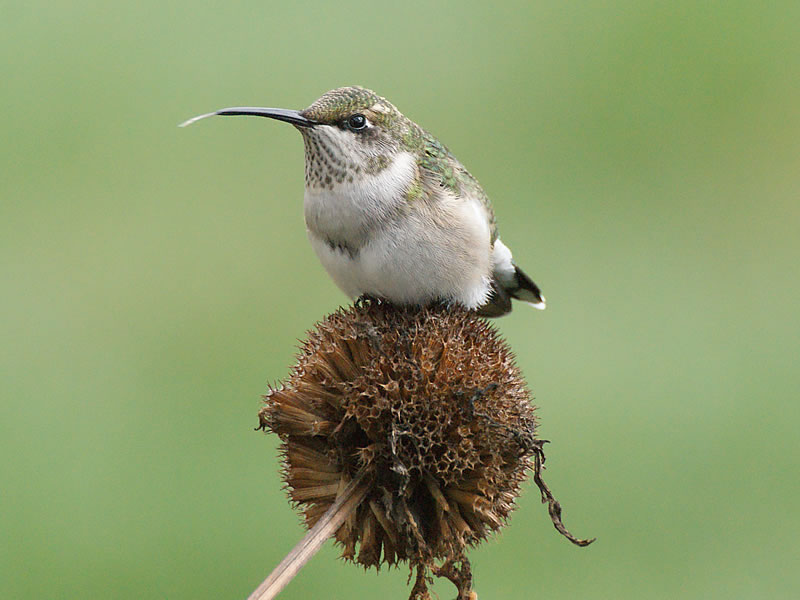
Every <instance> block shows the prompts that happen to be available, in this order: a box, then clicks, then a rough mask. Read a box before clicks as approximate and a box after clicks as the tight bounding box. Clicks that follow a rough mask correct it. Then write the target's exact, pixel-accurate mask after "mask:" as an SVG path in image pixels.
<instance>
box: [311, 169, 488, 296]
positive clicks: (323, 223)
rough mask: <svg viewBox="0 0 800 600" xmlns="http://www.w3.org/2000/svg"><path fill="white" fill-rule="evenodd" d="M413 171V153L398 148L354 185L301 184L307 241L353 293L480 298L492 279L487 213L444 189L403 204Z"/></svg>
mask: <svg viewBox="0 0 800 600" xmlns="http://www.w3.org/2000/svg"><path fill="white" fill-rule="evenodd" d="M415 177H416V163H415V161H414V158H413V156H412V155H410V154H401V155H399V157H398V158H396V160H395V161H394V162H393V163H392V164H391V165H390V166H388V167H387V168H386V169H384V170H382V171H380V172H379V173H377V174H375V175H373V176H370V177H368V178H367V179H366V180H363V179H362V180H361V183H360V184H358V185H352V184H350V185H341V186H338V187H336V188H335V189H334V190H306V196H305V213H306V224H307V227H308V236H309V239H310V240H311V244H312V246H313V248H314V250H315V252H316V253H317V255H318V256H319V258H320V261H321V262H322V264H323V266H324V267H325V269H326V270H327V271H328V273H329V274H330V275H331V277H332V278H333V280H334V282H335V283H336V284H337V285H338V286H339V287H340V288H341V289H342V290H343V291H344V292H345V293H346V294H347V295H349V296H351V297H357V296H360V295H361V294H371V295H376V296H381V297H383V298H387V299H389V300H391V301H393V302H398V303H404V304H411V303H424V302H428V301H431V300H434V299H446V300H453V301H457V302H459V303H461V304H463V305H465V306H467V307H468V308H475V307H477V306H479V305H481V304H483V302H485V300H486V298H487V296H488V294H489V288H490V281H491V270H492V260H491V244H490V232H489V224H488V218H487V215H486V212H485V210H484V209H483V207H482V206H481V205H480V203H479V202H477V201H474V200H472V199H469V198H456V197H455V196H452V195H447V194H443V196H442V198H441V199H439V200H438V201H436V202H434V203H430V204H425V203H423V202H421V201H416V202H418V204H414V205H413V206H411V207H409V206H405V204H406V203H407V202H409V201H408V200H407V199H406V190H407V188H408V186H409V185H410V183H411V182H412V181H413V179H414V178H415ZM412 202H415V201H412ZM400 205H403V206H402V208H403V209H404V210H399V211H398V210H397V209H398V206H400ZM387 215H392V217H391V219H386V218H384V217H386V216H387ZM331 240H335V241H340V242H345V244H343V245H337V244H336V243H331ZM347 246H350V247H351V248H350V249H348V248H347ZM353 248H357V251H352V249H353Z"/></svg>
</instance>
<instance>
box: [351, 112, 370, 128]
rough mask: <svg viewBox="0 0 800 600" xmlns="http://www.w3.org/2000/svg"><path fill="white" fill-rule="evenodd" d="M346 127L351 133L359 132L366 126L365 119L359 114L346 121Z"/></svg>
mask: <svg viewBox="0 0 800 600" xmlns="http://www.w3.org/2000/svg"><path fill="white" fill-rule="evenodd" d="M347 126H348V127H349V128H350V129H352V130H353V131H359V130H360V129H364V128H365V127H366V126H367V118H366V117H365V116H364V115H361V114H355V115H352V116H351V117H350V118H349V119H347Z"/></svg>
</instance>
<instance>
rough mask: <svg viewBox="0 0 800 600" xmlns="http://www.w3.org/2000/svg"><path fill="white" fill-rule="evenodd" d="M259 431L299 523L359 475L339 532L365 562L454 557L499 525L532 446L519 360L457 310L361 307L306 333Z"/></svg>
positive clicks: (312, 518)
mask: <svg viewBox="0 0 800 600" xmlns="http://www.w3.org/2000/svg"><path fill="white" fill-rule="evenodd" d="M259 417H260V420H261V425H262V427H264V428H269V429H271V430H272V431H274V432H275V433H277V434H278V435H279V436H280V438H281V440H282V442H283V444H282V450H283V456H284V460H285V462H284V478H285V481H286V484H287V487H288V490H289V495H290V496H291V499H292V500H293V501H294V502H295V503H296V505H297V506H298V507H299V508H301V509H302V511H303V513H304V516H305V521H306V524H307V526H308V527H311V526H313V525H314V523H316V521H317V520H318V519H319V518H320V516H321V515H322V514H323V513H325V511H326V510H327V509H328V508H329V507H330V505H331V504H332V502H333V501H334V500H335V499H336V497H337V495H338V494H340V493H341V491H342V490H343V489H344V487H345V486H346V485H347V483H348V482H349V481H350V480H351V479H352V478H353V477H354V476H355V475H356V473H363V472H366V473H367V474H368V480H369V481H370V488H369V492H368V493H367V495H366V497H365V499H364V501H363V502H361V504H360V505H359V507H358V509H357V510H356V511H355V512H354V513H353V514H351V516H350V517H349V518H348V519H347V521H345V523H344V524H343V525H342V526H341V527H340V528H339V530H338V531H337V533H336V540H337V541H338V542H339V543H340V544H341V545H342V547H343V556H344V557H345V558H347V559H351V560H354V561H356V562H358V563H360V564H362V565H364V566H365V567H369V566H375V567H379V566H380V565H381V564H382V563H387V564H390V565H392V564H396V563H397V562H399V561H409V562H410V564H411V565H412V566H418V567H420V568H421V569H423V571H424V569H426V568H428V567H432V566H433V561H434V560H444V561H446V562H447V561H450V562H452V561H460V560H462V559H463V556H464V554H463V553H464V550H465V548H466V547H467V546H470V545H473V544H475V543H477V542H479V541H480V540H482V539H484V538H485V537H486V536H487V535H489V534H490V533H491V532H493V531H496V530H498V529H499V528H500V527H502V526H503V524H504V523H505V521H506V519H507V517H508V516H509V514H510V512H511V511H512V509H513V508H514V501H515V499H516V497H517V496H518V494H519V488H520V484H521V482H522V481H523V479H524V478H525V476H526V472H527V471H528V470H529V469H530V468H531V467H532V464H533V462H532V457H533V455H534V454H535V452H536V449H537V448H539V447H540V446H539V445H537V441H536V440H535V438H534V433H535V427H536V419H535V417H534V412H533V407H532V406H531V404H530V395H529V393H528V390H527V388H526V386H525V382H524V381H523V379H522V376H521V374H520V372H519V369H518V368H517V367H516V366H515V364H514V357H513V355H512V353H511V351H510V349H509V348H508V346H507V345H506V344H505V342H503V341H502V340H501V339H500V337H499V335H498V334H497V332H496V331H495V330H494V328H493V327H491V326H490V325H488V324H487V323H486V322H485V321H484V320H482V319H481V318H479V317H477V316H475V315H474V314H472V313H469V312H467V311H465V310H461V309H458V308H455V307H432V308H425V309H404V308H397V307H394V306H391V305H388V304H384V303H379V302H377V301H364V302H359V303H357V304H356V306H354V307H351V308H348V309H342V310H339V311H338V312H336V313H334V314H332V315H330V316H329V317H327V318H326V319H324V320H323V321H322V322H320V323H318V324H317V326H316V328H315V329H314V330H313V331H312V332H311V333H310V334H309V336H308V339H307V340H306V341H305V342H304V344H303V346H302V348H301V352H300V354H299V357H298V362H297V364H296V365H295V367H294V369H293V371H292V373H291V375H290V377H289V378H288V380H287V381H286V382H285V383H284V384H283V385H282V386H280V387H278V388H276V389H272V390H270V392H269V394H267V396H266V406H265V407H264V408H262V410H261V412H260V413H259Z"/></svg>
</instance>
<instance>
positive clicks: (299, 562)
mask: <svg viewBox="0 0 800 600" xmlns="http://www.w3.org/2000/svg"><path fill="white" fill-rule="evenodd" d="M366 479H367V478H366V473H365V472H364V471H363V470H362V471H361V472H359V474H358V475H356V477H355V478H354V479H353V480H352V481H351V482H350V483H349V484H348V485H347V487H346V488H345V489H344V491H342V493H341V494H340V495H339V496H338V497H337V498H336V501H335V502H334V503H333V504H331V506H330V508H329V509H328V510H327V511H325V514H323V515H322V516H321V517H320V519H319V521H317V523H316V525H314V527H312V528H311V529H309V530H308V533H307V534H306V535H305V536H304V537H303V539H302V540H300V542H299V543H298V544H297V545H296V546H295V547H294V548H292V550H291V552H289V554H287V555H286V558H284V559H283V560H282V561H281V562H280V564H279V565H278V566H277V567H275V569H273V571H272V573H270V574H269V577H267V578H266V579H265V580H264V581H263V582H262V583H261V585H259V586H258V587H257V588H256V590H255V591H254V592H253V593H252V594H250V595H249V596H248V597H247V600H271V599H272V598H274V597H275V596H277V595H278V593H279V592H280V591H281V590H282V589H283V588H284V587H286V585H287V584H288V583H289V582H290V581H291V580H292V579H293V578H294V576H295V575H297V573H298V572H299V571H300V569H302V568H303V566H304V565H305V564H306V563H307V562H308V561H309V560H311V557H313V556H314V555H315V554H316V553H317V551H318V550H319V549H320V548H322V545H323V544H324V543H325V541H326V540H327V539H328V538H329V537H331V536H332V535H333V534H334V533H336V531H337V530H338V529H339V527H340V526H341V525H342V523H344V522H345V520H347V517H349V516H350V515H351V514H352V513H353V511H355V510H356V508H358V506H359V504H361V501H362V500H364V497H365V496H366V495H367V491H368V490H369V482H368V481H366Z"/></svg>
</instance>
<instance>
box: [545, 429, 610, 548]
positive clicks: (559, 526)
mask: <svg viewBox="0 0 800 600" xmlns="http://www.w3.org/2000/svg"><path fill="white" fill-rule="evenodd" d="M546 442H547V440H536V441H535V442H534V446H533V450H534V454H533V456H534V463H533V480H534V481H535V482H536V485H537V486H538V487H539V491H540V492H541V493H542V503H543V504H544V503H546V504H547V510H548V512H549V513H550V519H551V520H552V521H553V525H554V526H555V528H556V530H557V531H558V532H559V533H560V534H561V535H563V536H564V537H565V538H567V539H568V540H569V541H570V542H572V543H573V544H575V545H576V546H588V545H589V544H591V543H592V542H593V541H595V540H596V539H597V538H591V539H588V540H586V539H581V538H577V537H575V536H574V535H572V533H570V531H569V530H568V529H567V528H566V526H565V525H564V522H563V521H562V520H561V504H559V502H558V500H556V499H555V498H554V497H553V493H552V492H551V491H550V488H549V487H547V484H546V483H545V482H544V480H543V479H542V467H543V466H544V461H545V457H544V450H543V449H542V446H543V445H544V444H545V443H546Z"/></svg>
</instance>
